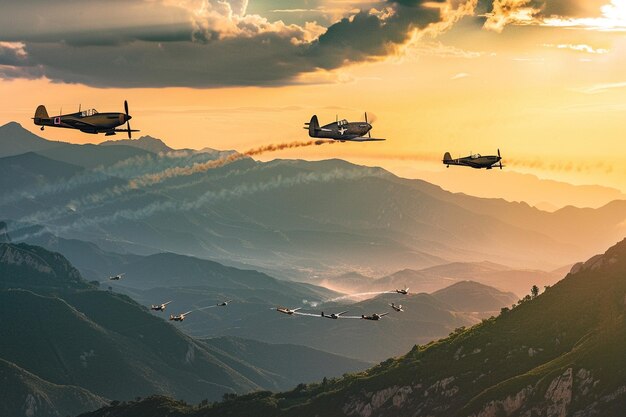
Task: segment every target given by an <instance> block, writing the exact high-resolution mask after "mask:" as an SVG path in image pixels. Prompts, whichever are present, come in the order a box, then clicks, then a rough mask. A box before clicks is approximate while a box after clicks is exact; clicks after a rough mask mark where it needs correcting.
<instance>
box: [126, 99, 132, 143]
mask: <svg viewBox="0 0 626 417" xmlns="http://www.w3.org/2000/svg"><path fill="white" fill-rule="evenodd" d="M124 111H126V129H127V130H128V139H132V137H131V133H130V116H129V115H128V101H126V100H124Z"/></svg>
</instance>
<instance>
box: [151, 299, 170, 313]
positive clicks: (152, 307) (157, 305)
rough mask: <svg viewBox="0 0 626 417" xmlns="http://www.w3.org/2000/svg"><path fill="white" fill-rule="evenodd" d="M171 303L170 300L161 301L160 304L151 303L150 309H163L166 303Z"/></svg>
mask: <svg viewBox="0 0 626 417" xmlns="http://www.w3.org/2000/svg"><path fill="white" fill-rule="evenodd" d="M169 303H171V301H168V302H167V303H162V304H152V305H151V306H150V310H153V311H165V309H166V308H167V305H168V304H169Z"/></svg>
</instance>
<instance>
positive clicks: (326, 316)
mask: <svg viewBox="0 0 626 417" xmlns="http://www.w3.org/2000/svg"><path fill="white" fill-rule="evenodd" d="M346 313H347V311H342V312H341V313H337V314H335V313H332V314H330V315H328V314H324V312H323V311H322V315H321V316H322V317H324V318H327V319H334V320H337V319H338V318H339V317H340V316H341V315H343V314H346Z"/></svg>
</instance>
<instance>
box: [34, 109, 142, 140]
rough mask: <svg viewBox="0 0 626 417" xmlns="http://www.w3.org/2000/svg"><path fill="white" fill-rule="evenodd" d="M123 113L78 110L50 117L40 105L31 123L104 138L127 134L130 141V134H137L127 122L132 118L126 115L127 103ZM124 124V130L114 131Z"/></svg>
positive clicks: (42, 127)
mask: <svg viewBox="0 0 626 417" xmlns="http://www.w3.org/2000/svg"><path fill="white" fill-rule="evenodd" d="M124 111H125V113H98V111H97V110H96V109H89V110H82V111H81V110H80V108H79V109H78V112H76V113H69V114H60V115H59V116H54V117H50V116H48V111H47V110H46V106H44V105H40V106H39V107H37V110H35V117H33V121H34V123H35V124H36V125H37V126H41V130H43V129H44V127H46V126H48V127H63V128H66V129H77V130H80V131H81V132H84V133H92V134H97V133H104V135H105V136H111V135H115V133H116V132H127V133H128V139H131V132H139V131H138V130H132V129H131V128H130V122H129V120H130V119H132V116H131V115H130V114H128V102H127V101H124ZM124 123H126V129H116V128H117V127H118V126H121V125H123V124H124Z"/></svg>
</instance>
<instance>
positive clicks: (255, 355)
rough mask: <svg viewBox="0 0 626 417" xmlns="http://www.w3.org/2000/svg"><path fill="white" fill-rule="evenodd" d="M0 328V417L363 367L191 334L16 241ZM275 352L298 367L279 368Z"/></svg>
mask: <svg viewBox="0 0 626 417" xmlns="http://www.w3.org/2000/svg"><path fill="white" fill-rule="evenodd" d="M0 332H1V333H2V335H3V339H4V340H10V341H11V343H2V344H1V345H0V359H1V360H2V362H0V369H2V371H1V372H2V373H3V375H5V376H6V378H7V379H6V380H10V381H16V384H11V385H5V384H3V387H4V388H3V390H2V391H3V393H2V396H3V398H7V399H10V401H8V402H3V403H1V404H0V414H2V415H17V414H15V413H14V412H13V410H15V409H20V410H21V412H20V414H24V413H25V415H31V416H48V415H55V414H54V413H53V412H52V411H51V410H56V412H57V413H66V414H69V413H71V414H75V413H77V412H79V411H84V410H88V409H93V408H95V407H96V406H100V405H103V404H104V402H105V401H108V400H110V399H119V400H128V399H132V398H135V397H137V396H145V395H149V394H154V393H162V394H168V395H172V396H175V397H179V398H184V399H187V400H191V401H200V400H201V399H204V398H208V399H217V398H220V397H221V396H222V395H223V394H225V393H244V392H248V391H250V390H258V389H272V390H276V389H285V388H288V387H292V386H294V385H296V384H297V383H299V382H303V381H306V380H313V379H316V378H319V377H320V376H321V375H329V374H335V375H340V374H342V373H344V372H347V371H354V370H358V369H363V368H364V367H366V366H367V363H366V362H360V361H356V360H352V359H347V358H343V357H340V356H337V355H332V354H329V353H326V352H321V351H318V350H315V349H311V348H305V347H302V346H294V345H268V344H264V343H260V342H255V341H249V340H246V339H241V338H238V339H230V338H217V339H210V340H204V341H203V340H198V339H192V338H190V337H189V336H186V335H185V334H183V333H181V332H180V331H179V330H178V329H177V328H176V327H175V326H172V325H171V324H169V323H167V322H165V321H163V320H162V319H161V318H159V317H156V316H155V315H152V314H150V313H149V312H148V310H147V309H146V307H143V306H141V305H139V304H137V303H136V302H135V301H133V300H132V299H130V298H129V297H127V296H124V295H121V294H117V293H115V292H110V291H102V290H98V289H97V286H95V285H94V284H93V283H89V282H87V281H85V280H83V279H82V277H81V275H80V273H79V272H78V271H77V270H76V269H75V268H74V267H73V266H72V265H71V264H70V263H69V262H68V261H67V260H66V259H65V258H64V257H63V256H62V255H60V254H58V253H55V252H49V251H47V250H45V249H43V248H41V247H37V246H30V245H25V244H13V243H1V244H0ZM244 353H246V354H245V355H244ZM285 357H299V358H300V359H301V360H302V364H301V365H298V364H295V365H294V366H293V369H291V370H290V371H288V372H287V371H286V370H285V367H284V365H283V362H282V360H283V359H284V358H285ZM283 371H285V373H284V374H281V372H283ZM29 410H30V411H29ZM62 415H65V414H62Z"/></svg>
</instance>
